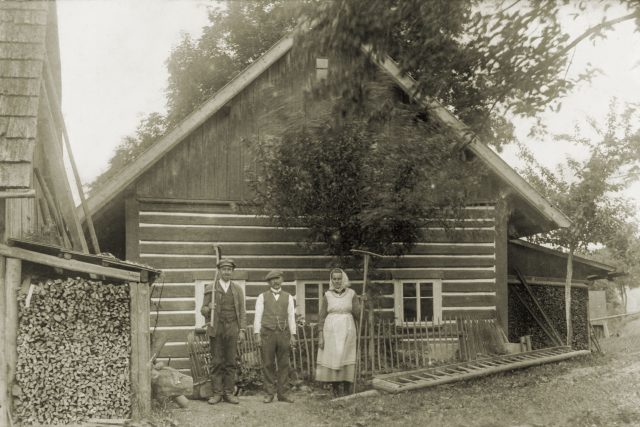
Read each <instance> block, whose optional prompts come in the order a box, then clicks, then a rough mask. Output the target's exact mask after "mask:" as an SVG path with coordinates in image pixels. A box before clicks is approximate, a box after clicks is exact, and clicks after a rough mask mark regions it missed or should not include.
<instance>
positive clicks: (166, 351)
mask: <svg viewBox="0 0 640 427" xmlns="http://www.w3.org/2000/svg"><path fill="white" fill-rule="evenodd" d="M160 357H162V358H169V357H171V358H174V357H180V358H185V357H189V349H188V348H187V343H186V342H183V343H167V344H165V346H164V347H162V350H161V351H160Z"/></svg>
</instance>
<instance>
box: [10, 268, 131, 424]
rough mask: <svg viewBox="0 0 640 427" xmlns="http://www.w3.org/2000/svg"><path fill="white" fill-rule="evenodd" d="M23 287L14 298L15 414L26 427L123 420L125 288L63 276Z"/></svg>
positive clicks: (127, 353)
mask: <svg viewBox="0 0 640 427" xmlns="http://www.w3.org/2000/svg"><path fill="white" fill-rule="evenodd" d="M31 286H32V295H31V297H30V298H29V297H28V292H20V293H19V296H18V303H19V331H18V338H17V344H18V345H17V350H18V359H17V366H16V380H17V383H18V386H19V390H18V394H19V395H18V396H16V399H15V401H14V402H15V414H16V415H17V416H18V417H19V419H20V420H21V421H22V422H23V424H26V425H30V424H70V423H79V422H81V421H83V420H86V419H88V418H127V417H128V416H129V415H130V413H131V384H130V381H131V380H130V371H129V369H130V368H129V366H130V365H129V363H130V357H131V326H130V325H131V323H130V305H129V285H127V284H118V285H114V284H108V283H102V282H95V281H90V280H85V279H81V278H76V279H72V278H66V279H56V280H44V281H37V282H32V284H31ZM25 291H26V290H25ZM28 298H29V304H28V306H27V299H28Z"/></svg>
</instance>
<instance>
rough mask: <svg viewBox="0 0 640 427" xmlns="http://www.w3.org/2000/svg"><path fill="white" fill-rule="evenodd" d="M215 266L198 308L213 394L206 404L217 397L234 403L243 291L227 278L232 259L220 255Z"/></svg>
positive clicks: (244, 325) (242, 335)
mask: <svg viewBox="0 0 640 427" xmlns="http://www.w3.org/2000/svg"><path fill="white" fill-rule="evenodd" d="M217 268H218V273H217V277H218V280H216V281H215V283H208V284H207V285H206V286H205V290H204V301H203V304H202V308H201V309H200V312H201V313H202V315H203V316H204V318H205V320H206V322H207V335H208V336H209V350H210V352H211V366H210V374H211V386H212V390H213V396H212V397H211V398H210V399H209V404H211V405H215V404H216V403H219V402H220V401H221V400H224V401H225V402H228V403H236V404H237V403H239V401H238V399H237V398H236V397H235V396H234V395H233V390H234V388H235V384H236V352H237V347H238V342H242V341H244V339H245V329H246V328H247V316H246V312H245V303H244V293H243V292H242V288H241V287H240V285H238V284H237V283H235V282H233V281H231V276H232V275H233V270H234V269H235V268H236V265H235V263H234V262H233V260H231V259H223V260H221V261H220V262H218V265H217ZM212 296H213V298H212ZM212 315H213V322H212V321H211V316H212Z"/></svg>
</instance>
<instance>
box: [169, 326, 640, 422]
mask: <svg viewBox="0 0 640 427" xmlns="http://www.w3.org/2000/svg"><path fill="white" fill-rule="evenodd" d="M618 335H619V336H618ZM601 345H602V346H603V348H604V350H605V354H604V355H593V356H588V357H583V358H580V359H572V360H568V361H564V362H560V363H554V364H548V365H543V366H537V367H532V368H528V369H524V370H519V371H513V372H508V373H502V374H498V375H494V376H491V377H484V378H479V379H475V380H469V381H467V382H462V383H456V384H449V385H443V386H439V387H435V388H430V389H425V390H422V391H414V392H408V393H403V394H398V395H388V394H384V395H380V396H375V397H368V398H359V399H353V400H351V401H342V402H332V401H331V400H330V397H329V394H328V393H327V392H325V391H324V390H316V389H314V390H308V391H306V392H302V391H298V392H295V393H294V394H293V397H294V399H295V403H292V404H288V403H279V402H274V403H271V404H268V405H265V404H263V403H262V396H260V395H254V396H241V397H240V401H241V403H240V404H239V405H230V404H224V403H221V404H218V405H216V406H209V405H207V404H206V402H199V401H192V402H190V407H189V408H188V409H173V410H171V411H170V418H171V419H172V420H173V423H172V424H174V425H178V426H220V425H235V426H287V427H289V426H291V427H293V426H305V427H311V426H382V425H384V426H419V425H425V426H426V425H432V426H461V427H462V426H482V427H489V426H520V427H524V426H529V427H532V426H624V425H627V426H640V319H638V320H635V321H632V322H628V323H626V324H625V325H623V326H622V328H621V329H620V330H619V331H618V334H617V335H615V336H613V337H611V338H608V339H603V340H601Z"/></svg>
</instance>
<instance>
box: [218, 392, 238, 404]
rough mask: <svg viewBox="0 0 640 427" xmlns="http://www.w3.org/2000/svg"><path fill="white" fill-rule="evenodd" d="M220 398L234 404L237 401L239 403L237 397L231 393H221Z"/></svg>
mask: <svg viewBox="0 0 640 427" xmlns="http://www.w3.org/2000/svg"><path fill="white" fill-rule="evenodd" d="M222 399H223V400H224V401H225V402H227V403H233V404H234V405H237V404H238V403H240V401H239V400H238V398H237V397H235V396H234V395H233V394H229V393H227V394H223V395H222Z"/></svg>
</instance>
